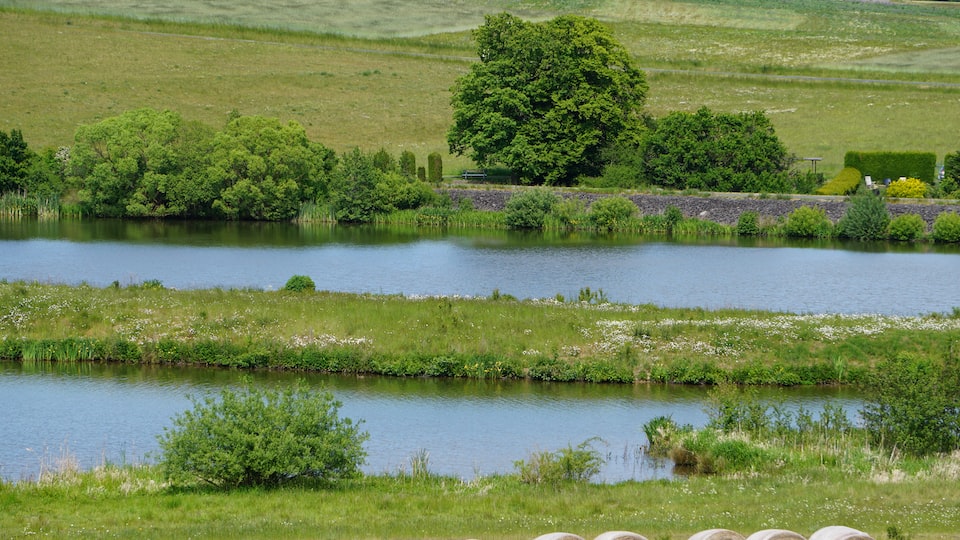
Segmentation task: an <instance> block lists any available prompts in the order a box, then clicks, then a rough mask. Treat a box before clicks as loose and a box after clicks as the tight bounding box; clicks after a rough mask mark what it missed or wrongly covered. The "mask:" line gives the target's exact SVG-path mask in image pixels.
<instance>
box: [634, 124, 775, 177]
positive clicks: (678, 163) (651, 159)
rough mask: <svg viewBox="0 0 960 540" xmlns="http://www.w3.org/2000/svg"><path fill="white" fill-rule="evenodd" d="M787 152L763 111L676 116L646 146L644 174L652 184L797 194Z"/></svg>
mask: <svg viewBox="0 0 960 540" xmlns="http://www.w3.org/2000/svg"><path fill="white" fill-rule="evenodd" d="M789 166H790V158H789V155H788V154H787V149H786V147H785V146H784V144H783V143H782V142H780V139H779V138H777V135H776V133H775V132H774V129H773V125H772V124H771V123H770V120H769V119H767V117H766V116H765V115H764V114H763V113H762V112H752V113H735V114H731V113H714V112H712V111H711V110H710V109H708V108H706V107H704V108H701V109H700V110H698V111H697V112H696V113H687V112H674V113H670V114H668V115H667V116H665V117H663V118H661V119H660V120H658V121H657V126H656V128H655V129H654V130H651V131H650V132H648V133H647V135H646V137H645V140H644V143H643V145H642V165H641V167H642V171H641V175H642V176H643V178H645V180H646V181H647V182H648V183H650V184H653V185H657V186H663V187H669V188H675V189H687V188H691V189H700V190H705V191H753V192H777V193H781V192H787V191H791V190H793V189H794V188H793V186H792V185H791V183H790V178H789V176H788V175H787V169H788V168H789Z"/></svg>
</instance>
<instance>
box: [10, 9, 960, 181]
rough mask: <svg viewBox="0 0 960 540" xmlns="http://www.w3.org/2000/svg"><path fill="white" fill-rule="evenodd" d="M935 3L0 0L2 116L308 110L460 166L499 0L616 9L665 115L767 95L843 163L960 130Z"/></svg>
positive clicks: (762, 102) (61, 120) (347, 137)
mask: <svg viewBox="0 0 960 540" xmlns="http://www.w3.org/2000/svg"><path fill="white" fill-rule="evenodd" d="M941 4H948V3H936V5H932V4H919V3H917V4H914V3H896V4H890V5H887V4H873V3H860V2H849V1H846V0H804V1H801V2H791V3H790V4H789V6H780V7H776V8H770V7H769V5H768V4H767V3H764V2H759V1H756V0H736V1H735V0H714V1H706V0H691V1H688V2H673V1H667V0H654V1H651V2H630V1H627V0H596V1H582V2H576V1H571V2H561V1H546V0H544V1H530V2H506V1H499V0H489V1H484V2H453V3H441V2H427V3H415V2H392V3H383V2H374V1H372V0H368V1H365V2H357V3H353V2H351V3H350V6H349V9H346V8H344V7H342V6H341V5H340V4H338V3H334V2H311V3H308V4H303V5H301V4H290V3H287V2H272V1H267V2H261V3H254V2H248V1H239V2H232V3H230V8H229V9H226V8H220V10H219V11H217V8H215V7H214V5H213V4H211V3H209V2H200V1H199V0H197V1H187V2H179V3H176V5H175V6H171V5H170V4H169V3H159V2H129V1H124V0H115V1H112V2H92V1H89V0H87V1H84V0H75V1H69V0H65V1H61V2H47V1H41V2H24V1H16V0H13V1H11V0H6V1H4V0H0V9H2V8H6V9H3V10H2V11H0V36H3V40H4V44H5V46H4V47H3V48H0V86H2V87H3V88H4V89H5V91H6V96H5V99H4V100H3V101H2V102H0V129H3V130H10V129H22V130H23V133H24V137H25V139H26V140H27V142H28V143H29V144H30V145H31V146H32V147H36V148H41V147H45V146H61V145H69V144H71V140H72V135H73V132H74V130H75V129H76V127H77V126H78V125H79V124H86V123H93V122H96V121H98V120H101V119H103V118H106V117H109V116H114V115H117V114H120V113H122V112H124V111H126V110H130V109H134V108H139V107H145V106H149V107H154V108H158V109H173V110H176V111H178V112H180V113H181V114H182V115H183V116H184V117H185V118H188V119H192V120H198V121H202V122H204V123H207V124H210V125H213V126H217V127H219V126H222V125H223V123H224V122H225V120H226V118H227V115H228V114H229V113H230V111H233V110H236V111H238V112H240V113H242V114H259V115H265V116H275V117H279V118H280V119H282V120H285V121H286V120H295V121H297V122H300V123H301V124H303V125H304V126H305V127H306V129H307V132H308V134H309V135H310V136H311V137H312V138H314V139H315V140H317V141H319V142H322V143H324V144H326V145H328V146H330V147H332V148H334V149H336V150H338V151H343V150H346V149H349V148H351V147H354V146H359V147H361V148H363V149H365V150H376V149H378V148H380V147H384V148H386V149H388V150H390V151H392V152H394V153H399V152H400V151H402V150H411V151H413V152H414V153H415V154H416V155H417V156H418V158H419V159H420V160H421V161H423V160H425V158H426V155H427V154H429V153H430V152H441V153H442V154H443V155H444V167H445V171H446V172H447V173H448V174H449V173H451V172H455V171H457V170H459V169H461V168H465V167H470V166H471V163H469V161H468V160H467V159H466V158H461V157H455V156H449V155H447V150H446V142H445V133H446V130H447V128H448V127H449V125H450V123H451V118H452V113H451V110H450V104H449V100H450V92H449V90H450V87H451V86H452V84H453V82H454V80H455V79H456V78H457V76H459V75H461V74H462V73H464V72H465V71H466V70H467V69H468V66H469V64H470V62H471V61H472V60H473V57H474V51H473V49H472V44H471V40H470V36H469V32H468V31H467V29H468V28H471V27H475V26H476V25H478V24H480V23H481V22H482V16H483V14H484V13H492V12H498V11H500V10H503V9H509V10H511V11H513V12H515V13H518V14H520V15H522V16H525V17H531V18H546V17H550V16H553V15H556V14H558V13H567V12H574V13H580V14H585V15H590V16H594V17H597V18H599V19H601V20H603V21H605V22H606V23H608V24H609V25H610V26H611V28H612V29H613V31H614V33H615V35H616V36H617V38H618V39H620V40H621V41H622V42H623V43H624V44H625V45H626V46H627V48H628V50H630V52H631V53H632V54H633V55H634V57H635V61H636V64H637V65H638V66H640V67H643V68H645V69H647V70H648V77H649V81H650V92H649V95H648V111H649V112H650V113H651V114H652V115H654V116H662V115H665V114H667V113H668V112H670V111H673V110H696V109H697V108H699V107H701V106H708V107H711V108H713V109H715V110H718V111H741V110H757V109H760V110H764V111H766V112H767V113H768V115H769V116H770V118H771V120H772V122H773V124H774V126H775V127H776V129H777V133H778V135H779V136H780V137H781V138H782V139H783V141H784V142H785V143H786V145H787V147H788V148H789V150H790V151H791V152H793V153H795V154H797V155H798V157H822V158H823V161H822V162H821V163H820V165H819V166H820V167H821V170H823V171H824V172H827V173H828V174H830V173H834V172H837V171H839V169H840V168H841V166H842V159H843V155H844V153H845V152H847V151H848V150H922V151H933V152H936V153H937V155H938V156H941V157H942V156H943V155H944V154H945V153H947V152H953V151H956V150H957V149H958V148H957V142H956V137H955V130H954V129H952V126H956V125H958V123H960V106H958V105H960V66H958V65H957V60H956V58H957V57H958V56H960V55H957V54H955V53H956V51H957V50H958V48H960V11H958V10H957V9H956V8H955V6H949V5H948V6H944V5H941ZM24 8H30V10H27V11H25V10H23V9H24ZM33 9H42V10H49V11H44V12H36V11H32V10H33ZM385 10H388V11H385ZM93 14H96V15H97V16H96V17H94V16H92V15H93ZM121 16H122V17H121ZM804 165H805V163H803V162H801V163H800V166H804Z"/></svg>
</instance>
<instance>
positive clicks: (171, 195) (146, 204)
mask: <svg viewBox="0 0 960 540" xmlns="http://www.w3.org/2000/svg"><path fill="white" fill-rule="evenodd" d="M211 134H212V131H210V130H208V129H204V128H202V127H201V126H198V125H195V124H191V123H188V122H184V121H183V119H182V118H181V117H180V115H179V114H177V113H175V112H172V111H157V110H154V109H149V108H145V109H137V110H133V111H128V112H125V113H123V114H121V115H119V116H114V117H111V118H107V119H105V120H103V121H101V122H98V123H96V124H90V125H84V126H80V127H79V128H78V129H77V131H76V134H75V136H74V139H75V143H76V144H75V145H74V147H73V150H72V151H71V154H70V176H71V181H72V182H73V183H74V184H75V185H76V186H77V187H78V189H79V195H80V199H81V202H82V203H83V205H84V206H85V207H86V210H87V212H89V213H91V214H92V215H95V216H106V217H125V216H150V217H164V216H183V215H191V214H192V212H191V210H196V209H197V208H202V207H204V206H207V205H209V201H210V200H211V194H210V193H205V191H204V190H202V189H197V186H196V185H195V184H196V183H197V182H200V181H201V179H200V178H199V177H197V176H196V175H194V174H188V171H192V172H194V173H196V172H197V169H198V168H199V167H200V165H198V164H197V161H198V160H202V159H205V158H204V156H205V150H206V148H207V145H205V144H204V142H205V141H209V139H210V137H211ZM188 177H189V178H188Z"/></svg>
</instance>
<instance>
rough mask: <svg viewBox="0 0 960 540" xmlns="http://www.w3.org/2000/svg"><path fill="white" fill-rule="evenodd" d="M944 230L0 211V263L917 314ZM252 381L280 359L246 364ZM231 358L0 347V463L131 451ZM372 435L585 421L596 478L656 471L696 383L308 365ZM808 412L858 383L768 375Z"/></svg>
mask: <svg viewBox="0 0 960 540" xmlns="http://www.w3.org/2000/svg"><path fill="white" fill-rule="evenodd" d="M958 268H960V251H958V250H957V248H956V247H943V246H936V245H930V244H917V245H907V246H897V245H890V244H839V243H829V242H800V243H797V242H793V243H787V242H781V241H758V240H747V241H738V240H721V241H709V242H708V241H703V240H679V239H665V238H654V239H650V238H636V237H616V236H615V237H609V236H607V237H596V236H592V235H581V234H571V235H553V236H550V235H540V234H537V235H531V234H520V233H510V232H503V231H493V232H491V231H484V232H474V233H469V234H468V233H448V232H441V231H433V232H424V231H418V230H416V229H410V230H405V229H397V228H391V229H374V228H345V227H327V226H302V227H301V226H296V225H291V224H251V223H196V222H154V221H145V222H130V221H105V220H88V221H65V222H47V223H38V222H32V221H21V222H0V279H6V280H30V281H33V280H37V281H43V282H55V283H69V284H77V283H81V282H86V283H89V284H92V285H97V286H106V285H109V284H110V283H112V282H114V281H116V282H119V283H120V284H121V285H127V284H132V283H139V282H141V281H144V280H150V279H156V280H160V281H161V282H163V284H164V285H165V286H168V287H176V288H197V287H223V288H231V287H237V288H245V287H254V288H260V289H268V290H269V289H278V288H280V287H282V286H283V284H284V282H285V281H286V280H287V278H289V277H290V276H291V275H294V274H306V275H309V276H310V277H311V278H313V280H314V281H315V282H316V284H317V287H318V288H319V289H327V290H338V291H349V292H372V293H402V294H407V295H470V296H487V295H489V294H491V292H492V291H494V290H499V291H500V292H501V293H502V294H512V295H514V296H516V297H518V298H546V297H549V298H553V297H555V296H556V295H557V294H561V295H564V296H566V297H568V298H570V297H574V298H575V297H576V296H577V293H578V291H579V290H580V289H581V288H584V287H590V288H591V289H593V290H595V291H596V290H602V291H603V292H604V294H605V295H606V297H607V298H608V299H609V300H611V301H615V302H625V303H635V304H639V303H651V304H655V305H660V306H670V307H674V306H676V307H705V308H726V307H739V308H750V309H768V310H776V311H789V312H796V313H880V314H886V315H917V314H927V313H931V312H949V311H951V310H952V309H953V308H954V307H958V306H960V288H957V287H953V286H952V285H951V284H950V283H951V282H950V276H953V275H955V274H956V271H957V269H958ZM256 377H257V381H258V384H281V383H285V382H289V381H291V380H292V379H291V377H293V376H292V375H282V374H257V375H256ZM238 378H239V374H238V373H237V372H234V371H229V370H191V369H170V368H168V369H156V368H132V367H124V366H99V365H80V366H57V365H48V366H21V365H20V364H16V363H9V364H0V410H3V411H4V413H5V420H4V423H3V428H2V434H0V435H2V436H0V477H2V478H4V479H8V480H11V479H19V478H31V477H35V476H36V474H37V473H38V472H39V470H40V469H41V468H42V467H44V466H55V462H56V460H57V458H58V457H59V456H60V454H61V452H63V453H66V454H68V455H70V456H75V457H76V459H77V460H78V461H79V464H80V466H81V467H84V468H87V467H91V466H94V465H96V464H98V463H100V462H102V461H104V460H107V461H110V462H112V463H123V462H135V461H139V460H144V459H148V454H149V453H150V452H151V451H153V450H154V449H155V448H156V436H157V435H158V434H160V433H162V431H163V428H164V427H165V426H168V425H170V420H171V418H172V417H173V416H174V415H175V414H177V413H179V412H182V411H184V410H186V409H187V408H189V407H190V400H189V398H188V396H190V395H193V396H201V395H204V394H206V393H208V392H212V391H216V390H217V389H219V388H221V387H223V386H225V385H235V384H237V381H238ZM308 379H309V382H310V384H315V385H324V386H326V387H327V388H329V389H331V390H332V391H333V392H334V394H335V395H336V397H337V398H338V399H339V400H341V401H342V402H343V408H342V410H341V414H343V415H344V416H348V417H350V418H354V419H362V420H363V421H364V422H365V423H364V428H365V429H366V430H367V431H368V432H369V433H370V440H369V442H368V443H367V445H366V449H367V451H368V453H369V458H368V462H367V465H366V467H365V470H366V471H367V472H374V473H380V472H396V471H398V470H400V469H402V468H404V467H407V468H409V463H410V459H411V458H412V457H414V456H415V455H417V454H418V453H420V452H427V453H428V454H429V468H430V470H431V471H433V472H436V473H440V474H449V475H456V476H460V477H464V478H471V477H473V476H475V475H477V474H493V473H504V472H511V471H512V470H513V463H514V461H516V460H520V459H525V458H526V457H528V456H529V454H530V452H532V451H538V450H551V451H552V450H557V449H559V448H562V447H565V446H567V445H573V446H576V445H578V444H580V443H581V442H583V441H585V440H587V439H590V438H592V437H599V438H600V440H602V441H603V442H602V443H601V442H598V443H597V445H599V446H598V448H597V449H598V450H601V451H602V452H603V453H604V455H605V457H607V458H608V462H607V465H606V466H605V468H604V470H603V472H602V473H601V475H600V476H601V477H600V478H599V480H601V481H608V482H613V481H618V480H623V479H631V478H635V479H648V478H660V477H667V476H670V474H671V471H670V468H669V467H666V466H664V464H662V463H656V462H653V461H651V460H648V459H645V458H643V456H642V453H641V452H640V451H639V448H640V446H641V445H643V444H644V443H645V440H644V438H643V435H642V431H641V426H642V425H643V424H644V423H645V422H646V421H648V420H649V419H651V418H653V417H655V416H658V415H670V416H672V417H673V418H674V419H675V420H676V421H678V422H680V423H690V424H693V425H702V424H703V423H704V422H705V421H706V418H707V417H706V413H705V411H704V402H705V396H706V389H703V388H678V387H655V386H654V387H648V386H618V385H579V384H562V385H550V384H534V383H524V382H489V381H487V382H476V381H447V380H422V379H384V378H377V377H370V378H343V377H321V376H311V377H309V378H308ZM770 392H771V393H770V394H768V396H767V397H768V398H770V399H773V400H785V401H786V402H787V403H788V404H789V405H790V406H791V407H799V406H800V405H803V406H804V407H805V408H807V409H810V410H817V409H819V408H820V407H822V405H823V403H824V401H825V400H827V399H831V400H836V399H839V400H840V404H841V405H842V406H844V407H845V408H847V409H848V410H849V411H851V412H850V416H851V417H853V416H854V415H855V413H854V411H855V410H856V409H857V408H859V404H858V399H857V396H855V395H851V394H849V393H848V391H841V390H837V389H809V388H806V389H804V388H800V389H790V390H771V391H770Z"/></svg>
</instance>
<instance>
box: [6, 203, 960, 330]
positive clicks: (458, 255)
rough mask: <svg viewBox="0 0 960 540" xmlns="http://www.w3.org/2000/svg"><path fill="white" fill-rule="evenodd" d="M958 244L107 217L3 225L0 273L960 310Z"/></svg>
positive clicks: (819, 309) (682, 302)
mask: <svg viewBox="0 0 960 540" xmlns="http://www.w3.org/2000/svg"><path fill="white" fill-rule="evenodd" d="M958 269H960V251H958V248H957V247H956V246H937V245H930V244H918V245H906V246H902V245H900V246H898V245H893V244H886V243H878V244H865V243H846V244H844V243H838V242H784V241H780V240H776V241H769V240H756V239H748V240H739V241H738V240H736V239H732V240H731V239H728V240H720V241H704V240H694V241H681V240H670V239H649V238H646V239H645V238H637V237H624V236H614V237H597V236H594V235H590V234H569V235H557V234H555V235H544V234H539V233H538V234H525V233H517V232H506V231H482V232H473V233H463V232H451V233H445V232H437V231H426V232H425V231H421V230H417V229H398V228H391V229H376V228H371V227H367V228H351V227H330V226H325V225H316V226H297V225H292V224H264V223H204V222H199V223H198V222H157V221H146V222H136V221H134V222H131V221H110V220H87V221H60V222H47V223H38V222H36V221H21V222H0V279H7V280H30V281H32V280H38V281H43V282H57V283H69V284H77V283H80V282H86V283H89V284H93V285H97V286H106V285H109V284H110V283H112V282H114V281H116V282H119V283H120V284H121V285H129V284H134V283H140V282H142V281H145V280H152V279H156V280H160V281H161V282H162V283H163V284H164V285H165V286H168V287H175V288H206V287H223V288H246V287H251V288H259V289H267V290H270V289H279V288H281V287H282V286H283V284H284V283H285V282H286V280H287V279H288V278H289V277H290V276H292V275H294V274H305V275H309V276H310V277H311V278H312V279H313V280H314V282H315V283H316V284H317V288H318V289H325V290H336V291H346V292H370V293H388V294H406V295H465V296H488V295H490V294H491V293H492V292H493V291H494V290H499V291H500V293H502V294H511V295H514V296H516V297H518V298H553V297H555V296H556V295H558V294H559V295H563V296H564V297H566V298H576V297H577V294H578V292H579V291H580V290H581V289H583V288H585V287H589V288H591V289H592V290H594V291H596V290H602V291H603V293H604V294H605V296H606V297H607V299H609V300H611V301H614V302H623V303H631V304H654V305H659V306H666V307H704V308H708V309H718V308H727V307H734V308H746V309H765V310H774V311H787V312H794V313H880V314H886V315H920V314H928V313H932V312H950V311H951V310H952V309H953V308H954V307H960V288H958V287H954V286H952V278H951V276H954V275H956V272H957V270H958Z"/></svg>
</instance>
